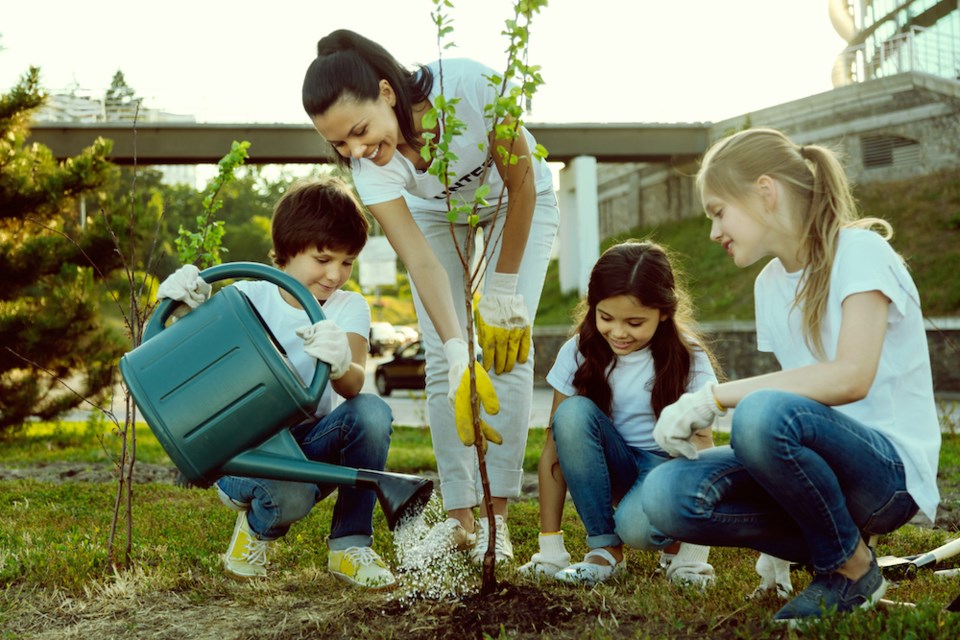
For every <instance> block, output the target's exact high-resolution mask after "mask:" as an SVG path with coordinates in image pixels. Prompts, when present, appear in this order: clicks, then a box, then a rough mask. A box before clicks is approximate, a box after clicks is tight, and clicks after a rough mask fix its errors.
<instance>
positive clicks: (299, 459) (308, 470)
mask: <svg viewBox="0 0 960 640" xmlns="http://www.w3.org/2000/svg"><path fill="white" fill-rule="evenodd" d="M220 473H222V474H224V475H234V476H244V477H251V478H272V479H274V480H290V481H293V482H316V483H318V484H335V485H340V486H348V487H358V488H364V489H371V490H373V491H374V492H375V493H376V494H377V499H378V500H379V502H380V508H381V509H383V514H384V516H386V518H387V526H388V527H390V530H391V531H393V530H394V529H395V528H396V526H397V525H398V524H399V523H400V522H402V521H403V520H406V519H408V518H412V517H415V516H416V515H418V514H419V513H420V512H421V511H423V508H424V507H425V506H426V504H427V501H428V500H430V495H431V494H432V493H433V481H431V480H429V479H427V478H421V477H418V476H411V475H406V474H402V473H391V472H387V471H374V470H371V469H354V468H352V467H343V466H340V465H336V464H329V463H326V462H316V461H314V460H308V459H307V458H306V456H304V455H303V451H302V450H301V449H300V447H299V446H298V445H297V443H296V441H295V440H294V438H293V435H292V434H291V433H290V431H289V430H287V429H284V430H282V431H280V433H278V434H276V435H275V436H274V437H273V438H271V439H270V440H268V441H267V442H265V443H264V444H262V445H261V446H259V447H257V448H256V449H250V450H248V451H244V452H243V453H241V454H240V455H238V456H236V457H235V458H233V459H232V460H230V461H229V462H227V463H226V464H224V465H223V467H222V468H221V469H220Z"/></svg>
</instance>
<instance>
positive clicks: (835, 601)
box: [773, 556, 887, 624]
mask: <svg viewBox="0 0 960 640" xmlns="http://www.w3.org/2000/svg"><path fill="white" fill-rule="evenodd" d="M886 590H887V582H886V580H884V579H883V575H882V574H881V573H880V567H879V566H877V558H876V556H874V557H873V558H871V560H870V569H869V570H868V571H867V573H865V574H864V576H863V577H862V578H860V579H859V580H851V579H849V578H846V577H844V576H842V575H840V574H839V573H830V574H817V576H816V577H814V579H813V582H811V583H810V586H808V587H807V588H806V589H804V590H803V591H801V592H800V593H799V594H798V595H797V597H795V598H794V599H793V600H791V601H790V602H788V603H787V604H786V605H784V606H783V608H782V609H780V611H777V613H776V615H775V616H774V617H773V619H774V620H776V621H777V622H788V623H791V624H794V623H797V622H800V621H801V620H805V619H811V618H820V617H821V616H823V615H826V614H829V613H832V612H837V613H843V612H846V611H852V610H854V609H858V608H859V609H869V608H870V607H872V606H873V605H874V604H876V603H877V601H878V600H879V599H880V598H882V597H883V594H884V593H885V592H886Z"/></svg>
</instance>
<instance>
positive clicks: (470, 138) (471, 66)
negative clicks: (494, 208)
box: [351, 58, 553, 215]
mask: <svg viewBox="0 0 960 640" xmlns="http://www.w3.org/2000/svg"><path fill="white" fill-rule="evenodd" d="M426 66H427V67H428V68H429V69H430V70H431V71H432V72H433V88H432V89H431V91H430V96H429V99H430V102H431V104H436V98H437V96H439V95H440V63H439V62H433V63H431V64H429V65H426ZM492 75H495V72H494V71H493V69H490V68H489V67H486V66H484V65H482V64H480V63H479V62H475V61H473V60H470V59H467V58H453V59H450V60H446V59H445V60H444V61H443V90H444V91H443V93H444V95H445V96H446V97H447V98H448V99H450V98H459V99H460V102H458V103H457V105H456V115H457V118H458V119H460V120H462V121H463V123H464V125H465V129H464V131H463V133H462V134H461V135H457V136H454V137H453V140H452V141H451V143H450V151H451V152H452V153H453V154H455V155H456V156H457V158H458V159H457V161H456V162H454V163H452V164H451V165H450V168H449V169H450V172H451V173H452V174H453V175H454V176H455V177H454V178H453V180H452V181H451V187H450V192H451V195H452V197H453V198H454V199H455V200H456V199H459V200H461V201H462V202H463V203H465V204H468V205H470V204H472V203H473V194H474V191H476V189H477V187H478V186H480V184H481V182H480V179H481V177H483V171H484V167H485V166H487V167H488V168H487V172H486V176H485V177H483V180H484V182H483V183H484V184H487V185H489V186H490V193H489V194H488V196H487V201H488V202H496V200H497V197H498V195H499V194H500V192H501V190H503V180H502V179H501V178H500V174H499V172H497V168H496V166H494V164H493V159H492V157H490V158H488V157H487V152H488V150H489V147H490V145H489V141H488V139H487V136H488V135H489V133H490V127H491V123H492V119H490V118H488V117H485V115H484V106H485V105H487V104H493V103H494V101H495V100H496V98H497V95H498V92H497V90H496V89H494V87H492V86H491V85H490V84H489V82H488V81H487V77H488V76H492ZM522 132H523V135H524V136H525V137H526V140H527V145H528V146H529V147H530V151H531V152H532V151H533V149H534V147H535V145H536V140H534V138H533V136H532V135H531V134H530V132H529V131H527V130H526V129H522ZM441 133H442V132H441ZM532 160H533V169H534V178H535V180H536V187H537V193H542V192H544V191H546V190H552V189H553V175H552V174H551V173H550V169H549V167H548V166H547V163H546V161H544V160H537V159H532ZM351 167H352V170H353V172H352V173H353V182H354V185H355V186H356V188H357V193H358V194H359V196H360V200H362V201H363V203H364V204H365V205H367V206H370V205H375V204H380V203H383V202H389V201H391V200H396V199H397V198H400V197H403V198H404V199H405V200H406V202H407V206H408V207H409V208H410V210H411V211H425V212H431V211H432V212H442V213H443V214H444V215H446V212H447V202H446V194H445V192H444V189H443V187H442V185H441V184H440V180H439V179H438V178H437V177H436V176H433V175H431V174H429V173H428V172H426V171H422V172H421V171H417V169H416V168H415V167H414V166H413V163H412V162H410V161H409V160H408V159H407V158H406V157H404V156H403V154H401V153H394V154H393V157H392V158H391V159H390V162H388V163H387V164H386V165H384V166H383V167H378V166H377V165H375V164H374V163H373V162H371V161H370V160H368V159H366V158H361V159H359V160H357V159H352V160H351ZM503 193H504V202H505V201H506V191H503Z"/></svg>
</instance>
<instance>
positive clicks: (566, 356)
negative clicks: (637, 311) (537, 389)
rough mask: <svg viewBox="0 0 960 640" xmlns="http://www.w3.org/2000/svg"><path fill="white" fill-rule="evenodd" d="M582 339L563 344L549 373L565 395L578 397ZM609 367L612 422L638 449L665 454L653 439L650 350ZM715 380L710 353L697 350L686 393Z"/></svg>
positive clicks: (618, 359) (654, 420)
mask: <svg viewBox="0 0 960 640" xmlns="http://www.w3.org/2000/svg"><path fill="white" fill-rule="evenodd" d="M579 339H580V338H579V336H574V337H572V338H570V339H569V340H567V341H566V342H564V343H563V346H562V347H560V351H558V352H557V358H556V360H554V363H553V367H551V369H550V373H548V374H547V382H548V383H549V384H550V386H551V387H553V388H554V389H556V390H557V391H559V392H560V393H562V394H563V395H565V396H574V395H577V389H576V387H574V386H573V376H574V374H576V372H577V369H578V368H579V367H580V365H581V364H582V363H583V356H582V355H581V354H580V352H579V351H578V350H577V345H578V344H579ZM610 366H611V368H612V371H611V370H610V369H608V370H607V379H608V380H609V382H610V390H611V392H612V401H611V403H610V406H611V409H612V410H611V419H612V420H613V424H614V426H615V427H616V428H617V431H619V432H620V435H621V436H623V439H624V441H625V442H626V443H627V444H628V445H630V446H631V447H633V448H635V449H646V450H648V451H662V449H660V446H659V445H658V444H657V443H656V441H655V440H654V439H653V428H654V427H655V426H656V425H657V418H656V416H655V415H654V414H653V406H652V405H651V401H650V392H651V390H652V389H653V379H654V368H653V355H652V354H651V353H650V348H649V347H646V348H643V349H640V350H638V351H634V352H633V353H628V354H627V355H625V356H616V357H615V361H614V362H612V363H611V365H610ZM716 381H717V377H716V374H715V373H714V371H713V367H712V366H711V365H710V359H709V358H708V357H707V354H705V353H704V352H703V351H701V350H699V349H695V350H694V359H693V362H692V363H691V367H690V381H689V383H688V384H687V391H696V390H697V389H699V388H701V387H702V386H703V385H705V384H707V383H708V382H716Z"/></svg>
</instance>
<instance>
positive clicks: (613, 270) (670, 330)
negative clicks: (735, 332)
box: [573, 240, 719, 417]
mask: <svg viewBox="0 0 960 640" xmlns="http://www.w3.org/2000/svg"><path fill="white" fill-rule="evenodd" d="M621 295H624V296H630V297H632V298H635V299H636V300H637V301H638V302H639V303H640V304H642V305H643V306H645V307H649V308H651V309H657V310H659V311H661V312H663V313H664V314H666V316H667V317H666V318H665V319H664V320H662V321H661V322H660V325H659V326H658V327H657V331H656V333H654V335H653V338H652V339H651V341H650V351H651V354H652V355H653V365H654V381H653V388H652V389H651V401H652V405H653V412H654V414H655V415H656V416H658V417H659V416H660V412H661V411H662V410H663V408H664V407H666V406H667V405H670V404H672V403H673V402H675V401H676V400H677V399H678V398H679V397H680V395H681V394H683V393H684V392H685V391H686V390H687V385H688V384H689V378H690V368H691V364H692V363H693V352H694V349H695V348H696V349H699V350H702V351H704V352H705V353H706V354H707V356H708V357H709V358H710V362H711V363H712V364H713V366H714V369H715V370H716V371H717V372H718V375H719V367H718V366H717V363H716V359H715V358H714V356H713V353H712V352H711V351H710V350H709V348H708V347H707V345H706V344H705V341H704V340H703V338H702V337H701V336H700V334H699V333H698V332H697V330H696V329H695V328H694V323H693V320H692V310H691V305H690V301H689V297H688V296H687V293H686V291H685V290H684V288H683V286H682V284H681V283H678V282H677V277H676V275H675V273H674V268H673V266H672V265H671V261H670V256H669V255H668V253H667V250H666V249H665V248H663V247H661V246H660V245H658V244H655V243H653V242H639V241H636V240H627V241H625V242H622V243H620V244H616V245H613V246H612V247H610V248H609V249H607V250H606V251H604V252H603V255H601V256H600V259H599V260H597V264H596V265H594V267H593V270H592V271H591V272H590V282H589V285H588V287H587V297H586V299H585V300H584V301H583V302H581V304H580V306H579V308H578V316H580V322H579V324H578V326H577V329H576V332H577V333H579V334H580V344H579V351H580V354H581V355H582V356H583V364H581V365H580V367H579V368H578V369H577V372H576V374H574V377H573V385H574V387H576V389H577V394H578V395H582V396H586V397H588V398H590V399H591V400H593V402H594V403H595V404H596V405H597V407H599V408H600V410H601V411H603V412H604V413H605V414H607V415H610V412H611V409H612V407H611V405H612V401H613V398H612V395H613V394H612V391H611V389H610V381H609V379H608V376H609V374H610V372H611V371H612V370H613V369H612V367H611V363H613V364H614V366H615V363H616V360H615V357H614V353H613V350H612V349H610V345H609V344H608V343H607V341H606V339H605V338H604V337H603V335H601V334H600V331H599V330H598V329H597V305H598V304H600V303H601V302H603V301H604V300H606V299H607V298H613V297H616V296H621Z"/></svg>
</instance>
